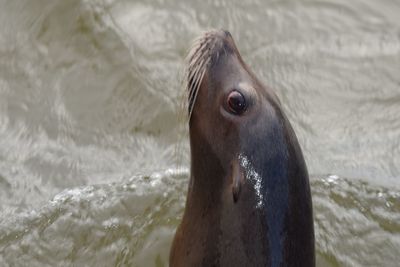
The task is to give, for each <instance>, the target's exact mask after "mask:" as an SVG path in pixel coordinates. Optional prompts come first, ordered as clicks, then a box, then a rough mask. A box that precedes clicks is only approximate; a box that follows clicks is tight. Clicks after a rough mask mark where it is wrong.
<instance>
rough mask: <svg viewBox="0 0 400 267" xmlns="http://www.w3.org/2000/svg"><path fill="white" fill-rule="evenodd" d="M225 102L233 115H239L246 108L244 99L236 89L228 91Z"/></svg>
mask: <svg viewBox="0 0 400 267" xmlns="http://www.w3.org/2000/svg"><path fill="white" fill-rule="evenodd" d="M227 104H228V109H229V111H230V112H231V113H233V114H235V115H240V114H242V113H243V112H244V111H245V110H246V99H245V98H244V96H243V95H242V94H241V93H240V92H239V91H236V90H233V91H232V92H230V93H229V95H228V98H227Z"/></svg>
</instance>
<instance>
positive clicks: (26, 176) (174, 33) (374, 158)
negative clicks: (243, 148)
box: [0, 0, 400, 267]
mask: <svg viewBox="0 0 400 267" xmlns="http://www.w3.org/2000/svg"><path fill="white" fill-rule="evenodd" d="M399 14H400V2H398V1H395V0H392V1H391V0H384V1H382V0H379V1H378V0H368V1H367V0H353V1H344V0H321V1H311V0H301V1H300V0H286V1H239V0H236V1H183V0H181V1H178V0H171V1H161V0H160V1H123V0H91V1H89V0H87V1H85V0H80V1H79V0H20V1H13V0H8V1H7V0H0V25H1V26H0V266H167V265H168V253H169V246H170V243H171V240H172V237H173V234H174V231H175V228H176V226H177V225H178V223H179V221H180V218H181V215H182V211H183V208H184V201H185V194H186V188H187V183H188V176H189V170H188V168H189V160H190V159H189V146H188V139H187V128H186V127H185V120H184V119H182V118H183V117H184V114H182V110H181V109H180V107H181V106H182V101H183V98H182V94H183V92H182V86H181V78H182V70H183V67H184V66H183V60H184V58H185V56H186V53H187V50H188V48H189V46H190V43H191V40H192V39H193V38H194V37H196V36H197V35H198V34H199V33H200V32H201V31H203V30H206V29H209V28H224V29H228V30H229V31H230V32H231V33H232V35H233V37H234V38H235V40H236V42H237V45H238V47H239V49H240V51H241V53H242V56H243V57H244V59H245V60H246V62H247V63H248V64H249V65H250V66H251V67H252V69H253V70H254V72H255V73H256V74H257V76H258V77H259V78H260V79H261V80H262V81H263V82H264V83H265V84H267V85H268V86H270V87H272V88H274V89H275V91H276V92H277V94H278V96H279V97H280V99H281V101H282V103H283V105H284V109H285V112H286V114H287V115H288V117H289V119H290V120H291V122H292V125H293V127H294V128H295V131H296V133H297V135H298V137H299V141H300V144H301V146H302V148H303V152H304V154H305V158H306V161H307V165H308V168H309V173H310V176H311V186H312V193H313V203H314V217H315V220H314V221H315V231H316V248H317V265H318V266H393V267H394V266H399V262H400V75H399V73H400V15H399Z"/></svg>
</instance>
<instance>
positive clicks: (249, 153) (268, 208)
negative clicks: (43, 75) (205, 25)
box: [170, 30, 315, 267]
mask: <svg viewBox="0 0 400 267" xmlns="http://www.w3.org/2000/svg"><path fill="white" fill-rule="evenodd" d="M200 64H202V65H201V66H200ZM196 67H197V68H196ZM187 87H188V88H187V89H188V92H189V123H190V145H191V177H190V185H189V191H188V195H187V202H186V208H185V213H184V216H183V220H182V222H181V224H180V226H179V228H178V230H177V232H176V235H175V239H174V242H173V245H172V248H171V254H170V266H172V267H179V266H184V267H186V266H229V267H231V266H273V267H276V266H306V267H308V266H315V253H314V228H313V215H312V202H311V194H310V186H309V181H308V174H307V168H306V165H305V162H304V159H303V155H302V152H301V149H300V146H299V143H298V141H297V138H296V135H295V133H294V131H293V129H292V127H291V126H290V123H289V121H288V119H287V118H286V116H285V115H284V113H283V110H282V107H281V104H280V102H279V100H278V99H277V97H276V95H275V94H274V93H273V92H272V91H271V90H270V89H269V88H267V87H265V86H264V85H262V84H261V82H260V81H259V80H258V79H257V78H256V77H255V75H254V74H253V73H252V72H251V71H250V69H249V68H248V66H247V65H246V64H245V63H244V62H243V60H242V58H241V56H240V54H239V52H238V50H237V48H236V45H235V44H234V41H233V39H232V37H231V35H230V34H229V33H228V32H226V31H218V30H214V31H210V32H207V33H205V34H204V35H203V36H202V37H201V38H199V39H198V40H197V42H196V43H195V45H194V47H193V49H192V52H191V53H190V55H189V62H188V81H187ZM233 89H234V90H237V91H239V92H241V93H242V94H243V95H244V96H245V97H246V101H247V102H246V103H247V105H248V107H247V110H246V111H245V112H244V113H243V114H241V115H235V114H231V113H229V111H228V110H229V109H227V108H226V97H227V95H228V94H229V92H231V91H232V90H233Z"/></svg>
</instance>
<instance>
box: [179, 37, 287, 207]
mask: <svg viewBox="0 0 400 267" xmlns="http://www.w3.org/2000/svg"><path fill="white" fill-rule="evenodd" d="M187 77H188V82H187V89H188V92H189V98H188V103H189V107H188V109H189V123H190V129H191V131H190V135H191V139H193V141H194V142H191V145H192V150H193V148H194V147H196V146H201V147H203V148H204V147H205V146H208V147H210V148H211V150H212V151H213V153H214V156H215V158H217V159H218V161H219V163H220V165H221V167H222V168H223V169H224V171H225V172H226V173H230V175H231V176H235V177H231V180H232V186H233V188H232V190H233V193H234V194H233V197H234V200H237V198H238V196H239V191H240V187H238V186H239V185H240V181H238V180H237V179H239V180H242V179H243V175H244V173H243V170H242V171H241V173H236V174H234V173H232V172H235V171H240V169H243V168H239V167H236V166H235V165H246V164H247V165H248V164H249V163H250V162H251V164H252V166H254V164H256V163H257V162H258V163H259V164H263V163H265V160H264V158H265V157H266V156H268V155H269V156H273V154H276V153H274V150H276V147H275V145H282V144H278V143H277V142H278V141H279V142H280V143H282V142H283V138H284V136H283V135H284V134H285V133H284V131H283V130H282V129H280V130H277V129H276V128H282V127H285V125H284V121H283V120H282V117H283V113H282V112H281V107H280V102H279V100H278V98H277V96H276V94H275V93H274V92H273V91H272V90H270V89H269V88H268V87H265V86H264V85H263V84H262V83H261V82H260V81H259V80H258V79H257V77H256V76H255V75H254V73H253V72H252V71H251V70H250V68H249V67H248V66H247V65H246V64H245V62H244V61H243V59H242V57H241V55H240V53H239V51H238V49H237V47H236V45H235V42H234V40H233V38H232V36H231V34H230V33H229V32H228V31H224V30H212V31H208V32H206V33H204V34H203V35H202V36H201V37H200V38H199V39H197V40H196V41H195V43H194V46H193V48H192V50H191V52H190V53H189V56H188V75H187ZM280 134H281V136H279V135H280ZM278 139H279V140H278ZM200 140H201V141H200ZM284 150H285V149H284ZM265 152H267V153H265ZM278 152H279V153H280V155H279V156H285V155H284V154H285V153H286V152H285V153H283V154H282V149H281V148H278ZM192 155H193V154H192ZM195 160H197V159H195ZM242 167H243V166H242ZM262 167H264V166H262ZM235 178H236V181H235Z"/></svg>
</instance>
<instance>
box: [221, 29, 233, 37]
mask: <svg viewBox="0 0 400 267" xmlns="http://www.w3.org/2000/svg"><path fill="white" fill-rule="evenodd" d="M223 32H224V33H225V36H226V37H232V35H231V33H230V32H228V31H225V30H223Z"/></svg>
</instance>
